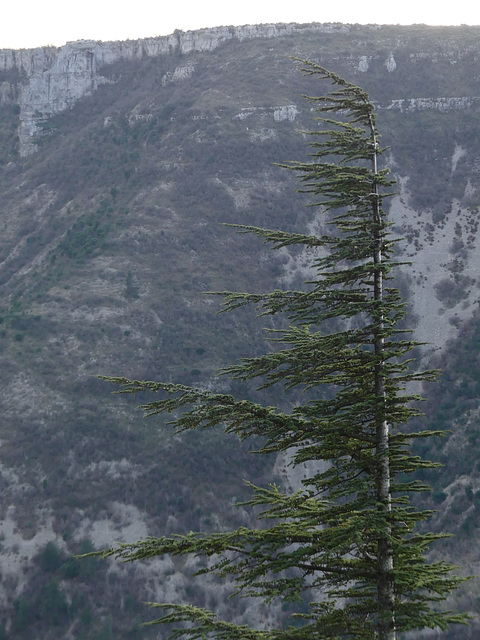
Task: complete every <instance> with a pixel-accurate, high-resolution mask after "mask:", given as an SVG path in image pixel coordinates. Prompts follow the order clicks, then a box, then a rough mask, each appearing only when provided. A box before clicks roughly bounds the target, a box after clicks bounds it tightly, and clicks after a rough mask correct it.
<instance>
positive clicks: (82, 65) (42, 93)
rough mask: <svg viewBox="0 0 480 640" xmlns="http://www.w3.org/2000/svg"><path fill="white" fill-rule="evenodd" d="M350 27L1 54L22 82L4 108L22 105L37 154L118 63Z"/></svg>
mask: <svg viewBox="0 0 480 640" xmlns="http://www.w3.org/2000/svg"><path fill="white" fill-rule="evenodd" d="M348 29H349V27H348V26H344V25H335V24H326V25H320V24H314V25H307V26H303V27H302V26H299V25H296V24H266V25H246V26H240V27H217V28H212V29H201V30H198V31H187V32H183V31H176V32H175V33H174V34H172V35H169V36H160V37H156V38H145V39H141V40H131V41H126V42H99V41H90V40H79V41H77V42H69V43H67V44H66V45H65V46H63V47H59V48H55V47H41V48H36V49H22V50H20V51H15V50H11V49H4V50H0V73H1V72H2V71H3V72H4V73H5V72H7V73H12V72H13V73H16V75H17V76H18V77H20V78H21V80H20V81H19V82H17V83H15V84H14V85H12V83H10V82H8V81H7V82H3V83H1V85H0V104H2V102H3V103H5V102H17V101H18V104H19V105H20V127H19V138H20V154H21V155H23V156H25V155H28V154H30V153H32V152H34V151H35V148H36V147H35V142H34V137H35V134H36V133H37V131H38V124H39V123H40V122H42V121H44V120H45V119H46V118H48V117H49V116H51V115H53V114H56V113H59V112H61V111H64V110H66V109H69V108H71V107H72V106H73V104H74V103H75V102H76V101H77V100H79V99H80V98H82V97H84V96H86V95H90V94H91V93H93V92H94V91H95V90H96V89H97V88H98V86H99V85H101V84H103V83H105V82H107V80H106V79H105V78H104V77H103V76H102V74H101V69H102V68H103V67H105V66H106V65H109V64H112V63H114V62H118V61H119V60H140V59H142V58H143V57H145V56H146V57H156V56H162V55H169V54H172V53H174V52H179V53H181V54H189V53H192V52H195V51H212V50H214V49H216V48H217V47H218V46H220V45H221V44H223V43H225V42H227V41H228V40H232V39H236V40H238V41H244V40H248V39H253V38H276V37H280V36H285V35H291V34H294V33H302V32H305V31H308V32H313V33H331V32H336V31H338V32H346V31H348Z"/></svg>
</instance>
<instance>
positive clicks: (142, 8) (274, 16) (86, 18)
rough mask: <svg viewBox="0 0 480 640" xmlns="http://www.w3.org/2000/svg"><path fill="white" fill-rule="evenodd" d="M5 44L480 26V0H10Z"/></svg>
mask: <svg viewBox="0 0 480 640" xmlns="http://www.w3.org/2000/svg"><path fill="white" fill-rule="evenodd" d="M2 5H3V6H2V8H1V10H0V49H10V48H13V49H20V48H33V47H39V46H43V45H49V44H51V45H55V46H61V45H63V44H65V42H68V41H70V40H80V39H92V40H126V39H127V38H130V39H136V38H146V37H151V36H158V35H168V34H170V33H173V31H174V30H175V29H181V30H183V31H187V30H190V29H201V28H202V27H215V26H220V25H242V24H260V23H268V22H300V23H301V22H344V23H360V24H373V23H375V24H429V25H442V24H443V25H460V24H469V25H480V2H478V0H456V1H452V0H367V1H363V0H219V1H218V0H204V1H203V2H202V1H201V0H196V1H195V0H156V1H155V0H128V1H125V0H81V1H80V2H78V1H77V2H71V1H68V0H5V1H4V2H3V3H2Z"/></svg>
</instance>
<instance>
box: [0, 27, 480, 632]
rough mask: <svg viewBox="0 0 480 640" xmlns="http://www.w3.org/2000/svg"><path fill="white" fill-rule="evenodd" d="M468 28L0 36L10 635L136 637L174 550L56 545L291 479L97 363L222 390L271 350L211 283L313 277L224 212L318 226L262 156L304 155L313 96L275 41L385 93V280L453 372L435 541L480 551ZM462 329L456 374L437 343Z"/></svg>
mask: <svg viewBox="0 0 480 640" xmlns="http://www.w3.org/2000/svg"><path fill="white" fill-rule="evenodd" d="M479 31H480V30H479V29H478V28H466V27H465V28H464V27H462V28H438V29H437V28H427V27H422V26H416V27H361V26H358V25H357V26H345V25H302V26H295V25H293V26H292V25H286V26H282V25H277V26H275V27H273V26H268V25H267V26H264V27H262V28H252V29H251V30H250V31H249V28H248V27H245V28H243V31H235V30H233V29H230V30H229V29H228V28H227V29H226V30H223V31H221V33H220V36H219V32H218V30H205V31H202V32H200V33H188V34H181V33H178V34H174V36H172V37H171V38H167V39H158V41H156V40H149V41H138V42H130V43H89V42H80V43H70V44H69V45H67V46H66V47H65V48H62V49H60V50H50V49H48V50H35V51H32V52H28V51H23V52H5V51H4V52H0V61H1V65H0V68H1V69H2V71H1V73H2V74H3V75H1V76H0V82H1V83H2V84H1V88H2V91H1V96H2V98H1V102H0V105H1V106H0V139H1V143H2V144H1V149H2V151H1V157H0V161H1V163H2V164H1V165H0V194H1V201H0V202H1V205H0V206H1V211H0V216H1V218H0V224H1V225H2V235H1V237H0V287H1V294H0V306H1V311H0V316H1V325H0V363H1V367H0V376H1V381H2V390H3V393H2V395H1V398H0V406H1V410H2V416H3V420H2V424H1V427H0V428H1V434H0V438H1V442H2V457H1V465H2V466H1V468H0V470H1V474H2V475H1V482H2V492H1V509H2V514H3V515H2V520H1V522H0V533H1V534H2V535H3V536H4V539H3V554H2V556H1V557H0V567H1V571H2V575H3V583H2V587H1V590H0V598H1V599H2V602H3V604H4V606H5V614H4V620H3V624H4V625H5V627H6V628H7V629H8V630H9V633H10V635H11V636H12V637H18V638H23V637H25V638H27V637H29V638H30V637H32V636H33V635H34V634H36V636H37V637H39V638H40V637H41V638H45V639H47V638H83V637H85V638H100V637H110V636H109V635H108V634H113V635H112V636H111V637H117V638H118V637H125V638H127V637H136V636H135V634H137V636H138V637H143V636H144V637H150V636H151V637H156V636H155V634H156V633H158V632H157V631H155V632H152V631H150V632H147V631H139V630H138V629H137V626H138V620H139V619H140V618H144V617H146V616H147V614H146V613H145V611H144V609H142V607H141V606H140V605H139V604H138V602H139V601H141V600H151V599H158V600H163V599H170V598H176V597H180V598H181V597H183V596H184V595H185V594H188V593H189V589H190V590H191V589H192V587H191V583H190V578H189V577H188V575H189V567H181V566H180V565H177V564H175V563H173V562H170V561H165V562H158V563H157V564H156V565H148V566H146V567H139V568H134V567H131V568H125V567H117V566H115V565H109V564H107V563H103V564H101V565H98V563H92V564H90V565H88V568H82V565H81V564H80V565H77V564H75V562H74V561H73V560H68V557H69V555H70V554H71V553H77V552H79V551H80V552H81V551H82V550H85V549H88V548H90V546H91V545H93V546H95V547H100V546H103V545H107V544H109V543H110V542H112V541H113V540H115V539H125V540H127V539H128V540H131V539H135V538H137V537H143V536H145V535H156V534H161V533H162V532H163V531H165V530H167V531H172V530H174V531H185V530H190V529H197V528H200V527H202V528H205V527H206V528H207V529H208V528H214V527H217V526H220V527H227V526H229V525H230V524H232V523H234V522H235V523H239V522H244V523H247V524H248V522H249V515H248V514H247V513H246V512H244V511H243V510H242V509H231V508H229V505H231V504H232V502H235V501H239V500H241V499H242V497H244V496H245V495H246V494H245V491H246V490H245V488H244V486H243V483H242V480H243V478H244V477H248V478H250V479H253V480H255V481H256V482H259V483H262V482H268V481H270V480H271V478H272V473H273V472H274V471H275V473H277V474H279V475H280V476H282V474H284V473H285V470H284V469H283V466H282V464H281V461H275V460H273V459H272V460H269V461H263V462H262V461H260V460H258V459H256V458H255V456H253V455H249V454H248V451H247V449H246V448H245V447H242V446H240V445H239V444H238V443H237V442H235V441H233V440H227V441H224V439H223V438H222V439H221V440H220V439H219V437H218V436H217V435H216V434H213V433H212V434H204V433H202V434H191V435H189V436H188V437H187V436H182V438H181V445H180V446H179V441H178V438H176V439H175V438H174V439H172V438H171V437H170V436H169V432H168V428H167V429H166V430H163V429H162V430H158V429H157V426H158V423H154V422H150V423H147V424H145V423H144V422H143V421H142V418H141V414H140V412H139V411H138V410H137V409H136V408H135V407H136V405H137V404H140V402H141V400H142V399H141V398H135V399H133V400H132V399H129V398H124V397H122V396H113V397H112V396H111V395H110V389H109V388H108V386H107V385H105V384H104V383H102V382H100V381H98V380H97V379H96V378H95V377H94V376H96V375H97V374H108V375H128V376H131V377H136V378H143V379H149V378H159V379H160V378H161V379H164V380H175V381H180V382H185V383H188V384H191V383H199V384H203V385H210V386H211V387H212V388H218V389H225V390H229V389H230V388H231V387H229V386H228V385H229V383H227V381H225V380H224V379H222V378H218V377H217V376H216V371H217V370H218V368H219V367H220V366H221V365H222V364H226V363H228V362H231V361H234V360H236V359H238V358H239V357H242V356H248V355H252V354H255V353H258V352H259V351H260V350H262V349H265V348H268V346H266V336H265V332H264V331H263V330H262V329H261V327H262V326H263V325H264V324H265V323H262V322H259V321H258V320H256V319H255V318H254V317H253V314H251V313H248V312H247V311H243V312H240V313H238V314H236V315H235V317H234V316H232V315H230V316H228V317H227V316H224V315H217V314H216V311H217V310H218V308H219V306H218V305H219V302H220V301H219V300H217V299H216V298H212V297H210V296H206V295H204V294H203V293H202V292H204V291H207V290H210V291H212V290H213V291H215V290H225V289H231V290H250V291H262V290H265V289H271V288H275V287H278V286H285V285H286V286H289V287H290V286H292V287H293V286H296V285H298V284H299V283H300V282H301V281H302V279H304V278H305V277H308V256H304V255H301V254H294V253H288V252H286V251H285V252H284V253H283V254H280V255H279V256H278V257H276V258H272V257H271V256H269V255H268V254H267V253H266V251H265V249H264V247H263V246H262V245H261V244H259V243H258V242H255V241H254V240H252V239H251V238H245V237H243V236H239V235H237V234H235V233H233V232H232V230H231V229H228V228H225V227H222V226H221V223H223V222H226V223H242V224H254V225H257V226H264V227H279V228H284V229H287V230H294V229H298V230H300V231H302V230H304V229H306V228H311V229H314V228H315V226H316V224H317V222H316V221H315V220H314V219H313V217H312V216H313V214H312V210H311V209H309V208H308V207H307V206H306V205H307V204H308V201H307V200H306V199H305V197H304V196H302V195H301V194H298V193H297V192H296V190H297V189H298V187H299V185H298V183H297V182H296V181H295V178H294V176H292V175H290V174H289V172H287V171H285V170H282V169H280V168H278V167H276V166H274V163H283V162H287V161H289V160H297V159H298V160H300V159H304V158H305V156H306V153H307V150H306V139H305V135H304V134H303V131H304V130H309V129H311V128H312V127H313V126H314V124H313V121H312V117H313V114H312V113H311V111H310V107H309V104H308V102H306V101H304V100H303V99H302V97H301V96H302V94H310V95H311V94H315V93H318V92H320V91H322V88H321V87H317V86H315V85H312V83H311V82H310V81H309V80H308V79H306V78H303V77H302V75H301V74H300V73H299V72H298V65H297V64H296V63H295V62H293V61H292V60H291V59H290V58H289V56H292V55H293V56H297V57H301V58H310V59H314V60H319V61H320V62H321V64H323V65H324V66H327V67H329V68H331V69H333V70H334V71H335V72H336V73H339V74H340V75H344V76H345V77H347V78H348V79H350V80H354V81H355V82H357V83H358V84H361V85H362V86H363V87H365V88H366V89H367V90H368V91H369V92H370V94H371V96H372V97H373V98H374V99H375V101H376V102H377V104H378V114H379V115H378V117H379V127H380V130H381V131H382V132H383V143H384V144H385V145H390V150H389V151H388V152H387V153H386V154H385V157H386V159H387V160H389V162H390V164H391V166H392V167H393V169H394V172H395V174H396V176H397V177H398V179H399V194H398V196H397V198H396V199H395V200H394V202H393V204H392V210H391V214H392V218H393V220H394V222H395V232H396V233H398V234H399V235H404V236H405V237H406V242H405V243H404V244H403V245H402V249H401V251H402V253H401V256H400V257H401V258H402V259H404V258H405V259H407V260H413V263H414V264H413V265H412V267H411V268H406V269H405V271H404V277H403V279H402V282H400V283H399V284H400V286H401V287H402V290H403V291H404V292H405V295H406V296H407V297H408V298H409V300H410V307H411V312H410V317H409V321H410V323H411V324H415V325H416V326H417V330H418V336H417V337H418V338H419V339H422V340H423V339H425V340H429V341H430V340H431V341H432V342H433V344H432V345H431V346H428V347H426V348H425V349H424V351H423V352H422V353H421V354H420V355H421V357H423V358H424V360H425V361H426V362H427V363H428V361H429V360H430V359H431V358H432V357H434V356H435V357H437V358H440V359H442V362H445V366H446V368H447V373H446V376H445V377H444V380H448V381H449V382H448V384H447V383H444V382H442V383H440V384H447V388H448V391H449V398H450V400H449V401H450V405H449V408H448V411H443V414H442V413H440V414H439V413H438V411H437V413H436V414H435V415H433V417H432V420H435V422H436V425H435V426H439V427H446V428H450V426H451V425H450V421H451V420H452V419H454V420H455V421H456V422H457V423H458V424H459V425H460V427H461V428H460V429H457V430H456V434H458V433H465V435H464V436H462V438H463V440H461V438H460V437H459V436H458V435H455V436H452V438H450V439H449V440H447V441H446V443H444V442H442V443H441V445H440V446H439V450H438V455H439V456H440V457H442V456H444V457H445V458H446V459H447V460H448V462H449V464H448V465H447V468H446V470H445V472H444V473H443V475H442V473H440V474H439V475H438V476H436V477H434V478H433V480H432V481H433V482H434V483H435V491H436V493H435V494H434V498H435V500H437V504H441V505H442V504H443V507H442V515H441V517H440V519H441V520H443V521H444V523H443V524H444V526H445V527H446V528H447V529H456V528H458V529H459V538H458V540H459V541H460V542H459V543H458V544H457V545H456V547H455V548H453V549H450V550H448V552H449V553H453V554H454V555H455V557H454V560H455V561H456V562H457V561H458V562H461V561H462V557H461V554H466V553H467V551H468V564H469V566H470V567H472V566H476V565H477V564H478V562H479V558H478V554H477V553H476V552H475V551H474V550H472V549H474V548H478V545H474V543H473V542H472V540H474V539H475V535H476V534H475V528H474V523H475V520H472V518H474V516H475V517H476V515H475V514H476V511H475V509H476V508H477V507H476V505H477V502H478V501H476V500H475V496H476V492H477V480H476V474H477V473H478V471H477V470H476V467H475V465H469V466H468V467H465V466H464V465H463V456H464V455H466V448H465V442H468V443H470V444H471V446H472V447H474V446H475V444H476V439H475V438H474V433H475V429H476V427H475V411H474V408H473V407H472V403H473V404H474V402H475V399H476V397H477V394H476V387H475V385H474V383H473V382H470V378H472V379H474V378H475V375H476V374H475V372H474V365H475V362H476V356H475V355H474V354H476V352H477V350H478V345H477V341H476V338H475V337H474V336H475V335H476V333H475V330H474V328H472V329H469V330H468V332H467V327H468V326H470V327H475V326H476V323H477V322H478V318H477V308H478V305H477V302H478V299H479V295H478V286H479V283H478V281H477V279H478V275H477V273H478V269H479V263H478V258H477V254H476V247H477V234H478V222H477V220H478V204H479V193H478V189H477V185H478V166H479V165H478V151H477V147H478V133H477V126H476V123H477V121H478V109H479V99H480V89H479V76H478V68H477V67H478V65H477V59H478V55H479V53H480V51H479V49H480V44H478V43H479V38H478V36H479ZM222 34H223V35H222ZM242 34H243V35H242ZM249 34H250V35H249ZM252 34H253V35H252ZM75 65H76V66H75ZM55 74H56V75H55ZM55 78H56V80H55V82H54V79H55ZM46 87H49V92H47V91H46ZM39 106H41V109H38V107H39ZM470 336H472V337H470ZM449 340H450V341H453V342H452V343H448V341H449ZM455 341H458V342H455ZM464 343H465V344H468V345H469V353H470V354H471V359H470V360H469V361H468V362H469V364H468V370H467V371H462V366H464V365H465V359H462V358H455V357H453V354H455V353H458V349H459V347H458V344H460V345H463V344H464ZM462 348H463V347H462ZM436 351H438V353H435V352H436ZM449 354H450V355H449ZM460 375H461V376H462V378H460V377H459V376H460ZM462 385H463V386H462ZM457 387H458V391H457ZM442 388H444V387H441V386H440V387H438V389H442ZM465 389H467V390H468V393H469V394H470V395H469V396H468V398H469V401H470V404H467V406H464V405H463V404H462V403H464V400H462V398H464V395H465V394H464V391H465ZM233 390H234V391H238V392H239V393H245V394H247V395H248V394H250V393H251V392H252V390H251V389H249V388H245V389H237V388H233ZM433 393H438V391H436V392H434V391H432V394H433ZM462 394H463V395H462ZM443 396H444V398H446V393H445V392H444V394H443ZM294 400H295V399H294V398H288V399H283V398H282V397H280V396H279V395H278V394H277V395H276V396H272V397H271V399H269V400H268V401H269V402H271V403H274V402H280V403H281V402H288V401H294ZM457 405H458V406H457ZM434 406H435V407H438V406H439V403H438V401H437V400H435V399H434ZM466 412H469V413H466ZM462 416H464V417H462ZM462 425H463V426H462ZM472 438H473V439H472ZM459 440H461V443H460V444H458V442H459ZM444 446H445V447H446V448H444ZM444 451H446V452H447V453H446V454H445V453H444ZM461 478H463V480H462V479H461ZM290 480H291V479H290ZM287 481H288V480H287ZM467 487H470V489H469V490H468V489H467ZM442 492H443V494H445V496H447V497H446V498H444V499H443V502H442V501H441V498H442ZM462 492H463V494H462ZM460 494H462V495H460ZM465 500H466V501H467V502H466V503H465V504H466V506H465V509H463V507H462V505H463V503H464V502H465ZM469 518H470V519H469ZM469 522H473V525H472V526H471V525H470V524H468V523H469ZM465 523H467V524H465ZM434 526H436V524H434ZM48 543H50V546H48ZM52 545H53V546H52ZM89 545H90V546H89ZM52 549H53V550H52ZM458 551H461V554H459V553H457V552H458ZM457 556H459V557H457ZM195 589H196V598H197V600H198V602H199V603H202V602H203V601H206V602H207V603H208V602H210V603H211V602H213V601H214V600H218V601H221V602H223V599H224V592H223V591H221V589H220V587H219V586H218V585H208V586H207V587H205V588H201V587H195ZM477 593H478V585H475V583H472V584H471V585H470V586H468V587H466V589H465V591H464V592H463V595H462V601H461V606H462V607H467V608H470V609H472V608H473V610H474V605H473V604H472V602H473V600H472V599H474V598H476V597H477ZM38 594H42V595H41V596H40V595H38ZM222 607H223V608H224V609H225V611H226V615H236V616H245V619H247V618H248V617H250V618H251V617H252V616H256V615H259V616H260V613H258V612H255V611H254V610H253V609H252V608H250V607H248V608H247V607H246V605H245V608H244V609H243V610H237V611H235V612H232V611H229V610H228V609H229V607H230V602H228V603H225V604H222ZM270 615H278V611H277V610H276V609H275V608H273V609H272V611H271V612H270ZM463 633H465V632H463ZM472 633H474V632H472ZM102 634H103V635H102ZM129 634H130V635H129ZM132 634H133V635H132ZM142 634H143V635H142ZM149 634H150V635H149ZM9 637H10V636H9ZM451 637H452V638H453V637H455V636H454V635H451ZM462 637H468V636H467V635H463V636H462ZM471 637H474V636H473V635H472V636H471Z"/></svg>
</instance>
